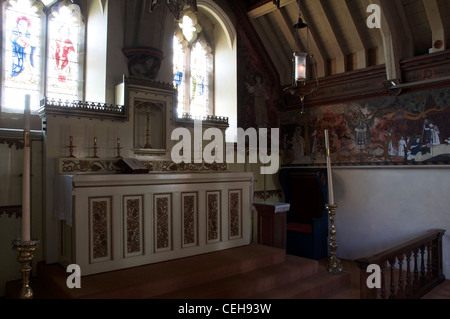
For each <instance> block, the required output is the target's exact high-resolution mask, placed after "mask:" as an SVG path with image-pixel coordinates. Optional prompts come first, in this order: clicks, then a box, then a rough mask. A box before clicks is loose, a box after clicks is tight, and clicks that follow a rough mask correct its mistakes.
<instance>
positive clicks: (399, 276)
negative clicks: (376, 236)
mask: <svg viewBox="0 0 450 319" xmlns="http://www.w3.org/2000/svg"><path fill="white" fill-rule="evenodd" d="M444 233H445V230H442V229H435V230H432V231H429V232H427V233H425V234H424V235H422V236H420V237H417V238H415V239H412V240H409V241H407V242H405V243H403V244H400V245H398V246H395V247H393V248H391V249H388V250H386V251H383V252H381V253H378V254H375V255H373V256H371V257H366V258H361V259H357V260H355V262H356V264H357V266H358V268H359V269H360V298H361V299H388V298H389V299H417V298H420V297H422V296H424V295H425V294H426V293H428V292H429V291H430V290H432V289H433V288H435V287H436V286H437V285H439V284H440V283H441V282H443V281H444V280H445V276H444V274H443V269H442V237H443V235H444ZM369 265H378V266H379V267H380V270H381V271H380V275H381V282H380V284H381V286H380V287H379V288H377V287H374V288H369V285H368V283H367V279H368V278H369V276H370V277H371V278H370V279H369V283H375V282H376V281H375V280H374V281H372V279H373V278H375V277H373V276H374V274H375V273H376V272H373V271H369V272H368V271H367V268H368V267H369Z"/></svg>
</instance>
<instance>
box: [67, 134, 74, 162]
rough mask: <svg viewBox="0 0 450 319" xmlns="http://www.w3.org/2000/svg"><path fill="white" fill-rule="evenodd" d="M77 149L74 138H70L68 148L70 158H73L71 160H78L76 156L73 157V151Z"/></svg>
mask: <svg viewBox="0 0 450 319" xmlns="http://www.w3.org/2000/svg"><path fill="white" fill-rule="evenodd" d="M75 147H76V146H74V145H73V136H70V138H69V145H68V146H66V148H68V149H69V157H71V158H76V156H75V155H73V149H74V148H75Z"/></svg>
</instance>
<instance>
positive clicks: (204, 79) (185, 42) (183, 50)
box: [173, 11, 214, 118]
mask: <svg viewBox="0 0 450 319" xmlns="http://www.w3.org/2000/svg"><path fill="white" fill-rule="evenodd" d="M173 47H174V55H173V67H174V70H173V72H174V84H176V85H177V86H178V109H177V112H178V117H183V114H185V113H188V114H190V115H191V116H192V117H194V118H202V117H205V116H207V115H214V105H213V104H214V103H213V101H214V100H213V94H214V91H213V90H212V87H213V79H214V76H213V72H214V70H213V55H212V48H211V45H210V44H209V42H208V40H207V39H206V37H205V36H204V35H203V34H202V26H201V25H200V23H199V22H198V19H197V16H196V15H195V14H194V13H193V12H192V11H187V12H186V13H185V14H184V16H183V18H182V19H180V21H179V22H178V23H177V24H176V27H175V35H174V38H173Z"/></svg>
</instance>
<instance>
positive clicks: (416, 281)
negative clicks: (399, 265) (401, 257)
mask: <svg viewBox="0 0 450 319" xmlns="http://www.w3.org/2000/svg"><path fill="white" fill-rule="evenodd" d="M413 254H414V281H413V286H414V288H415V287H417V286H418V285H419V268H418V265H417V258H418V255H419V249H418V248H416V249H414V251H413Z"/></svg>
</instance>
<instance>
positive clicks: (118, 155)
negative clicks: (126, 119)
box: [116, 138, 123, 159]
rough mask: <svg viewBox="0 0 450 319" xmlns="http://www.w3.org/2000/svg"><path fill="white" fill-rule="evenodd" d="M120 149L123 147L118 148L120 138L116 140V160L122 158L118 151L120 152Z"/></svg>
mask: <svg viewBox="0 0 450 319" xmlns="http://www.w3.org/2000/svg"><path fill="white" fill-rule="evenodd" d="M122 148H123V147H120V138H117V146H116V150H117V156H116V158H118V159H121V158H122V156H120V150H121V149H122Z"/></svg>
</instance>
